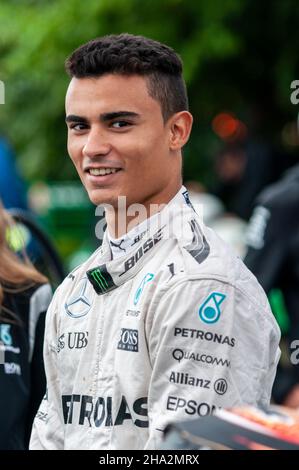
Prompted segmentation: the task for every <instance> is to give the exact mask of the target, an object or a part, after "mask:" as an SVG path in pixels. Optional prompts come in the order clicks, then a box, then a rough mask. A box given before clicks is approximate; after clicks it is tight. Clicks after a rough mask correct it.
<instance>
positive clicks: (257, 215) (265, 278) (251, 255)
mask: <svg viewBox="0 0 299 470" xmlns="http://www.w3.org/2000/svg"><path fill="white" fill-rule="evenodd" d="M244 262H245V264H246V265H247V267H248V268H249V269H250V270H251V271H252V272H253V274H254V275H255V276H256V277H257V279H258V281H259V282H260V283H261V285H262V286H263V288H264V289H265V292H266V293H267V294H269V293H270V291H271V290H272V289H275V288H278V289H280V291H281V292H282V294H283V299H284V303H285V306H286V309H287V312H288V315H289V323H290V326H289V331H288V333H287V336H286V339H287V343H288V345H289V353H288V354H287V356H288V361H287V364H288V367H283V366H282V365H281V366H280V367H279V368H278V373H277V378H276V380H275V384H274V387H273V396H274V399H275V401H276V402H277V403H281V404H283V405H286V406H289V407H292V408H297V407H299V365H298V363H299V360H298V353H297V352H296V349H297V348H298V345H299V165H295V166H294V167H293V168H291V169H289V170H288V171H287V172H286V174H284V176H283V177H282V178H281V179H280V180H279V181H278V182H276V183H274V184H272V185H270V186H267V188H265V189H264V190H263V191H262V192H261V194H259V196H258V197H257V199H256V201H255V209H254V211H253V214H252V217H251V220H250V223H249V227H248V233H247V253H246V256H245V259H244Z"/></svg>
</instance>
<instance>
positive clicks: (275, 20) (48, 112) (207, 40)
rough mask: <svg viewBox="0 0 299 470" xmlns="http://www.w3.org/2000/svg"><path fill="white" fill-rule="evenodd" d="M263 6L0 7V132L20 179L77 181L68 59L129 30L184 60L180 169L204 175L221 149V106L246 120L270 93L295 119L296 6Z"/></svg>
mask: <svg viewBox="0 0 299 470" xmlns="http://www.w3.org/2000/svg"><path fill="white" fill-rule="evenodd" d="M262 3H263V2H259V1H257V0H250V1H249V0H244V1H243V2H240V0H225V2H223V1H220V0H198V1H194V0H143V1H141V0H88V1H85V2H82V0H52V1H50V0H27V1H26V0H22V1H21V0H1V5H0V25H1V33H0V34H1V43H0V79H1V80H2V81H4V82H5V85H6V104H5V106H0V128H1V131H2V132H3V133H5V134H6V135H7V136H8V137H9V138H10V140H11V142H12V144H13V145H14V147H15V149H16V151H17V154H18V156H19V159H20V164H21V166H22V169H23V171H24V173H25V175H26V176H27V177H28V178H35V177H37V176H38V177H39V178H47V179H49V178H50V179H51V178H52V179H58V178H60V179H66V178H72V177H74V175H75V172H74V170H73V168H72V166H71V163H70V162H69V159H68V157H67V152H66V127H65V124H64V96H65V91H66V87H67V84H68V78H67V76H66V74H65V72H64V61H65V58H66V57H67V56H68V55H69V54H70V53H71V52H72V50H73V49H74V48H76V47H78V46H79V45H80V44H82V43H83V42H86V41H88V40H89V39H91V38H94V37H96V36H100V35H104V34H110V33H120V32H124V31H127V32H130V33H133V34H143V35H145V36H149V37H152V38H154V39H158V40H161V41H163V42H166V43H167V44H169V45H170V46H172V47H174V48H175V49H176V50H177V51H178V52H179V53H180V54H181V56H182V58H183V60H184V65H185V77H186V80H187V84H188V86H189V90H190V102H191V108H192V111H193V113H194V115H195V118H196V121H197V124H196V125H195V130H194V139H193V140H192V143H191V144H190V146H189V148H188V149H187V151H186V155H187V160H186V172H187V175H189V174H190V175H193V177H197V178H199V179H202V178H203V179H205V178H206V177H208V173H209V169H208V168H209V161H210V160H209V159H210V157H211V155H212V153H213V152H214V149H215V145H216V146H217V139H216V137H215V136H214V135H213V133H212V131H211V128H210V121H211V118H212V117H213V115H214V114H215V113H216V112H219V111H221V110H222V109H223V107H226V108H229V109H232V110H235V111H236V112H240V113H245V114H246V110H247V108H248V106H250V103H252V102H253V101H255V98H258V99H260V98H261V95H263V93H264V95H267V93H270V92H271V100H273V103H272V105H271V106H272V110H273V109H276V110H278V111H279V113H280V115H283V116H285V114H283V113H289V114H290V113H294V110H293V109H291V107H290V105H289V85H290V82H291V81H292V80H294V79H295V78H296V76H295V70H296V66H297V65H298V59H297V55H298V54H297V51H298V47H297V46H298V44H297V42H298V39H297V26H296V25H297V24H298V19H299V18H298V16H299V15H298V8H296V10H295V11H294V7H296V2H294V1H292V0H284V2H271V7H270V8H268V10H267V8H266V7H264V8H263V6H262V5H261V4H262ZM265 4H268V5H269V6H270V4H269V3H268V2H264V5H265ZM261 12H262V13H263V14H262V15H261ZM296 21H297V23H296ZM272 25H273V28H272ZM289 26H290V27H289ZM290 35H291V36H292V41H293V43H290V41H289V38H290ZM274 44H275V50H272V47H273V45H274ZM266 66H267V67H269V68H268V69H266V68H265V67H266ZM297 78H299V77H297ZM269 83H270V86H269V88H264V87H267V86H268V85H269ZM255 92H256V96H255ZM268 101H269V100H268ZM286 103H287V104H286ZM279 113H278V114H279Z"/></svg>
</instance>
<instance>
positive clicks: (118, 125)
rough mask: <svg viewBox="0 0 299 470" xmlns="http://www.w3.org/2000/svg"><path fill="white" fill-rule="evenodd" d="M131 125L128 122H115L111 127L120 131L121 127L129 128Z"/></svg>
mask: <svg viewBox="0 0 299 470" xmlns="http://www.w3.org/2000/svg"><path fill="white" fill-rule="evenodd" d="M129 125H130V122H128V121H114V122H112V124H111V127H114V128H116V129H120V128H121V127H127V126H129Z"/></svg>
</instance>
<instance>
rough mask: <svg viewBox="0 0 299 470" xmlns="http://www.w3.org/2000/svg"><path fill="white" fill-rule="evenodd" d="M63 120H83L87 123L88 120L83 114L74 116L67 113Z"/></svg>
mask: <svg viewBox="0 0 299 470" xmlns="http://www.w3.org/2000/svg"><path fill="white" fill-rule="evenodd" d="M65 122H84V123H87V122H88V120H87V119H86V118H85V117H83V116H76V115H75V114H69V115H68V116H66V118H65Z"/></svg>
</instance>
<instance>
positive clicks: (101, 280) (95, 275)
mask: <svg viewBox="0 0 299 470" xmlns="http://www.w3.org/2000/svg"><path fill="white" fill-rule="evenodd" d="M90 274H91V275H92V277H93V278H94V280H95V281H96V283H97V284H98V285H99V286H100V287H101V288H102V289H103V290H107V288H108V282H107V281H106V279H105V278H104V276H103V275H102V273H101V271H100V270H99V269H95V270H94V271H92V272H91V273H90Z"/></svg>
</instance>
